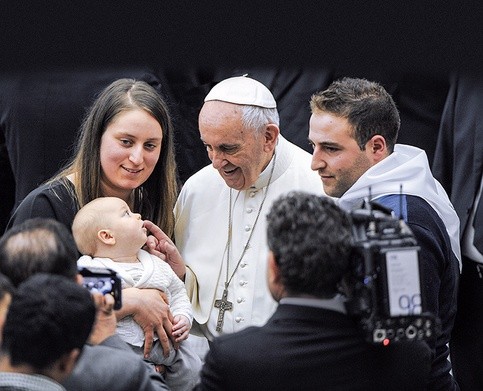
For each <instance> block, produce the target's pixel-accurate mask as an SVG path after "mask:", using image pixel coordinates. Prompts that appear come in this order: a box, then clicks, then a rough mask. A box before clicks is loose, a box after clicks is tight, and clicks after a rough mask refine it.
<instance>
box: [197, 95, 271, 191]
mask: <svg viewBox="0 0 483 391" xmlns="http://www.w3.org/2000/svg"><path fill="white" fill-rule="evenodd" d="M241 119H242V111H241V107H240V106H239V105H235V104H231V103H226V102H221V101H209V102H206V103H205V104H204V105H203V107H202V109H201V112H200V116H199V128H200V135H201V140H202V141H203V144H204V145H205V147H206V150H207V151H208V157H209V158H210V160H211V162H212V163H213V167H214V168H215V169H217V170H218V172H219V173H220V175H221V176H222V178H223V179H224V181H225V182H226V184H227V185H228V186H229V187H231V188H233V189H235V190H243V189H247V188H249V187H250V186H252V185H253V184H254V183H255V181H256V180H257V178H258V176H259V175H260V173H261V172H262V171H263V170H264V168H265V167H266V166H267V165H268V163H269V162H270V159H271V156H272V154H273V148H274V143H273V141H271V140H270V137H267V135H266V134H263V133H262V134H258V133H257V132H256V131H255V130H254V129H245V128H244V127H243V126H242V120H241Z"/></svg>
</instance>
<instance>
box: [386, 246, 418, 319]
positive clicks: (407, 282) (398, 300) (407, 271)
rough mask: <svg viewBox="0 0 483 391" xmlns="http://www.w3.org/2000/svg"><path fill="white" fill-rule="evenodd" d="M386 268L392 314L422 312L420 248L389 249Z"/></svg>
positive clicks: (401, 314) (400, 314) (404, 314)
mask: <svg viewBox="0 0 483 391" xmlns="http://www.w3.org/2000/svg"><path fill="white" fill-rule="evenodd" d="M386 270H387V282H388V294H389V312H390V315H391V316H406V315H417V314H421V312H422V308H421V285H420V279H419V258H418V250H417V249H416V248H407V249H405V248H399V249H395V250H389V251H387V252H386Z"/></svg>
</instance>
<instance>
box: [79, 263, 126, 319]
mask: <svg viewBox="0 0 483 391" xmlns="http://www.w3.org/2000/svg"><path fill="white" fill-rule="evenodd" d="M79 273H80V274H81V275H82V277H83V279H84V282H83V285H84V287H86V288H87V289H88V290H89V291H90V292H99V293H102V294H103V295H107V294H110V295H112V297H114V309H115V310H118V309H120V308H121V307H122V299H121V291H122V288H121V278H120V277H119V275H118V274H117V273H116V272H115V271H114V270H111V269H108V268H97V267H80V268H79Z"/></svg>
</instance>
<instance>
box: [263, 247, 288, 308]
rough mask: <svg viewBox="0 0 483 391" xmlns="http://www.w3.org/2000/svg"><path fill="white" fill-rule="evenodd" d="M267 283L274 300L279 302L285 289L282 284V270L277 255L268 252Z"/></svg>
mask: <svg viewBox="0 0 483 391" xmlns="http://www.w3.org/2000/svg"><path fill="white" fill-rule="evenodd" d="M267 283H268V289H269V290H270V293H271V294H272V297H273V299H274V300H275V301H279V300H280V299H281V298H282V297H283V292H284V287H283V284H282V278H281V274H280V268H279V267H278V264H277V261H276V260H275V255H274V254H273V252H272V251H269V252H268V265H267Z"/></svg>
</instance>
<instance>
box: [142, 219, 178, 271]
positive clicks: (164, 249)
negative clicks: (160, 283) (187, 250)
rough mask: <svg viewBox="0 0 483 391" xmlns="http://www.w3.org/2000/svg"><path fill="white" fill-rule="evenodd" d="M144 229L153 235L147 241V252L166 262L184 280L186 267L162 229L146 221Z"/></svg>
mask: <svg viewBox="0 0 483 391" xmlns="http://www.w3.org/2000/svg"><path fill="white" fill-rule="evenodd" d="M144 227H145V228H146V229H147V230H148V231H149V232H150V233H151V234H152V235H149V236H148V239H147V241H146V247H147V251H148V252H150V253H151V254H153V255H156V256H158V257H159V258H161V259H163V260H165V261H166V262H167V263H168V264H169V266H171V269H173V271H174V272H175V273H176V275H177V276H178V277H179V278H180V279H181V280H184V276H185V274H186V266H185V264H184V261H183V258H181V254H180V253H179V251H178V249H177V248H176V246H175V245H174V243H173V242H172V240H171V239H170V238H169V237H168V235H166V234H165V233H164V232H163V231H162V230H161V228H159V227H158V226H157V225H156V224H154V223H152V222H151V221H149V220H144Z"/></svg>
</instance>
